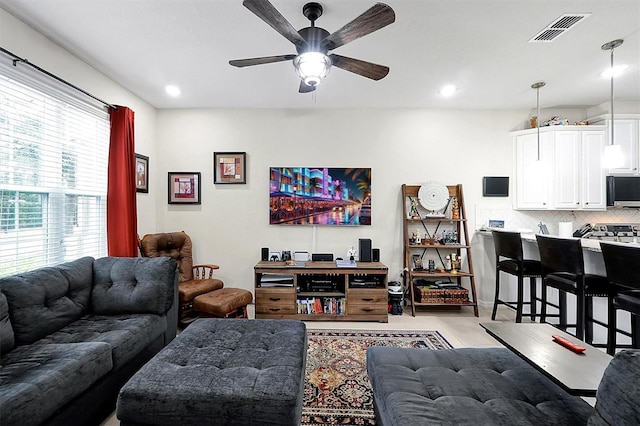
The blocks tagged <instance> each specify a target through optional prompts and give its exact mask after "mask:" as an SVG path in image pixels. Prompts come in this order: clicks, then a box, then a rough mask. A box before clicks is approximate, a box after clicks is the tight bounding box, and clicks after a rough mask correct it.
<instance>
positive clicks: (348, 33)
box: [322, 3, 396, 50]
mask: <svg viewBox="0 0 640 426" xmlns="http://www.w3.org/2000/svg"><path fill="white" fill-rule="evenodd" d="M395 20H396V14H395V12H394V11H393V9H392V8H391V7H390V6H388V5H386V4H384V3H376V4H375V5H373V6H371V8H369V9H368V10H367V11H365V12H364V13H363V14H362V15H360V16H358V17H357V18H356V19H354V20H353V21H351V22H349V23H348V24H346V25H345V26H344V27H342V28H340V29H339V30H338V31H335V32H333V33H331V34H329V35H328V36H327V37H326V38H325V39H324V40H322V46H323V47H325V48H327V49H328V50H332V49H335V48H336V47H340V46H342V45H344V44H347V43H349V42H352V41H353V40H356V39H358V38H360V37H363V36H366V35H367V34H371V33H372V32H374V31H377V30H379V29H380V28H384V27H386V26H387V25H389V24H392V23H394V22H395Z"/></svg>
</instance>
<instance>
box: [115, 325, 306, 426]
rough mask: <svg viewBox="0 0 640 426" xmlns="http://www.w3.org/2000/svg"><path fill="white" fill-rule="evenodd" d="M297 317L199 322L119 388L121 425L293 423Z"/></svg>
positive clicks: (300, 371) (298, 378)
mask: <svg viewBox="0 0 640 426" xmlns="http://www.w3.org/2000/svg"><path fill="white" fill-rule="evenodd" d="M306 351H307V337H306V327H305V325H304V323H303V322H302V321H293V320H251V319H233V320H228V319H227V320H225V319H211V318H206V319H205V318H202V319H198V320H196V321H195V322H193V323H192V324H191V325H189V326H188V327H187V328H186V329H185V330H184V331H183V332H182V333H180V335H178V337H176V338H175V339H174V340H173V342H172V343H171V344H169V345H168V346H167V347H165V348H164V349H163V350H162V351H160V352H159V353H158V354H157V355H156V356H155V357H154V358H153V359H152V360H151V361H149V362H148V363H147V364H146V365H145V366H144V367H143V368H142V369H140V371H138V373H136V374H135V375H134V376H133V377H132V378H131V380H129V382H127V384H126V385H125V386H124V387H123V388H122V389H121V391H120V394H119V396H118V403H117V408H116V414H117V417H118V419H119V420H120V422H121V424H122V425H167V426H175V425H224V426H234V425H238V426H239V425H274V426H275V425H277V426H287V425H291V426H294V425H298V424H299V423H300V416H301V414H302V396H303V392H304V369H305V361H306Z"/></svg>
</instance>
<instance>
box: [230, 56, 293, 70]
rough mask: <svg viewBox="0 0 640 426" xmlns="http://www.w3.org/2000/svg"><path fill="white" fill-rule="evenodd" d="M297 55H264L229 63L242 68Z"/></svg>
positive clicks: (282, 60) (289, 58)
mask: <svg viewBox="0 0 640 426" xmlns="http://www.w3.org/2000/svg"><path fill="white" fill-rule="evenodd" d="M295 57H296V55H278V56H263V57H261V58H248V59H234V60H232V61H229V65H233V66H234V67H238V68H242V67H249V66H251V65H262V64H271V63H273V62H284V61H290V60H291V59H293V58H295Z"/></svg>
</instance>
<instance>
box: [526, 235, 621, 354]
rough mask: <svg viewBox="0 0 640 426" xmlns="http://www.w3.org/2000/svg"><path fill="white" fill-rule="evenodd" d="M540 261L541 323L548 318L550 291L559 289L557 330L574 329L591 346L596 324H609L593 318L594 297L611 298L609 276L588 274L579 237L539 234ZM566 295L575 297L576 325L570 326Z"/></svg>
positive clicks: (605, 325)
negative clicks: (548, 291) (557, 236)
mask: <svg viewBox="0 0 640 426" xmlns="http://www.w3.org/2000/svg"><path fill="white" fill-rule="evenodd" d="M536 240H537V241H538V250H539V251H540V262H541V263H542V310H541V312H540V322H545V321H546V317H547V289H548V288H549V287H552V288H555V289H557V290H558V294H559V303H558V310H559V317H560V323H559V324H558V327H559V328H561V329H563V330H565V329H566V328H567V327H569V328H571V327H575V329H576V333H575V336H576V337H577V338H578V339H580V340H585V341H586V342H587V343H589V344H591V343H592V342H593V324H594V323H596V324H599V325H602V326H604V327H607V324H605V323H603V322H601V321H598V320H595V319H594V318H593V297H608V295H609V283H608V281H607V278H606V277H603V276H600V275H593V274H587V273H585V271H584V257H583V254H582V244H581V243H580V240H579V239H577V238H556V237H550V236H547V235H540V234H536ZM567 293H570V294H574V295H575V296H576V322H575V324H568V323H567Z"/></svg>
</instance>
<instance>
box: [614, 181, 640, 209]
mask: <svg viewBox="0 0 640 426" xmlns="http://www.w3.org/2000/svg"><path fill="white" fill-rule="evenodd" d="M607 206H609V207H610V206H616V207H640V176H607Z"/></svg>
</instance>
